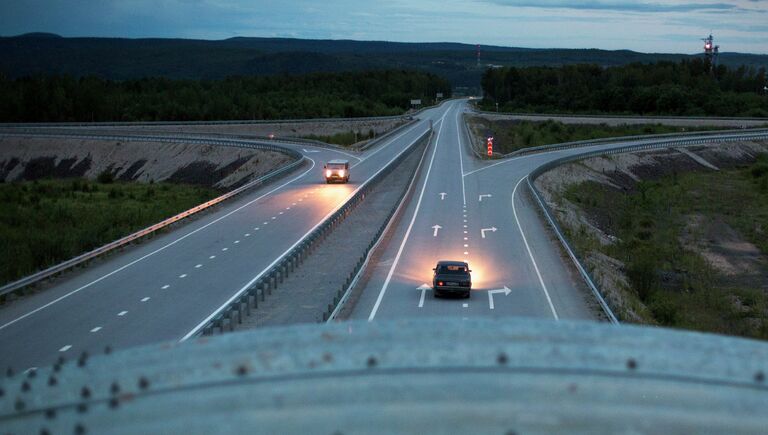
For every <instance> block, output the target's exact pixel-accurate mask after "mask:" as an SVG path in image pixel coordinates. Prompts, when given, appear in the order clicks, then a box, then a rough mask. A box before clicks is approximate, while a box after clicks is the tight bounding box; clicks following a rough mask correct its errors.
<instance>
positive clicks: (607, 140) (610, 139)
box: [464, 116, 768, 160]
mask: <svg viewBox="0 0 768 435" xmlns="http://www.w3.org/2000/svg"><path fill="white" fill-rule="evenodd" d="M467 121H468V120H467V117H466V116H465V117H464V127H465V128H466V130H467V131H469V126H468V125H467ZM766 122H768V119H766ZM747 131H748V132H749V133H768V128H751V129H748V130H747ZM742 133H745V130H744V129H725V130H710V131H689V132H678V133H660V134H650V135H633V136H617V137H606V138H602V139H587V140H578V141H572V142H563V143H559V144H549V145H539V146H535V147H528V148H520V149H518V150H515V151H512V152H511V153H506V154H502V153H494V160H495V159H505V158H511V157H518V156H522V155H527V154H534V153H540V152H550V151H557V150H562V149H568V148H581V147H588V146H593V145H602V144H609V143H618V142H626V141H630V140H646V139H664V138H675V137H689V136H691V135H697V136H707V135H722V134H742ZM471 139H472V138H471V137H470V142H469V143H470V145H472V146H471V149H472V152H473V153H474V154H475V156H477V157H478V158H480V159H482V160H488V157H487V156H486V155H485V154H483V153H480V152H479V151H478V150H477V149H476V148H475V146H474V144H473V142H472V141H471Z"/></svg>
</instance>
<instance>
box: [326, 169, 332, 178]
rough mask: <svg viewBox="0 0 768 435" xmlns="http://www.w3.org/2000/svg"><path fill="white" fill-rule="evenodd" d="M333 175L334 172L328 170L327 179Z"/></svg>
mask: <svg viewBox="0 0 768 435" xmlns="http://www.w3.org/2000/svg"><path fill="white" fill-rule="evenodd" d="M331 175H333V171H331V170H330V169H328V170H327V171H325V176H326V177H330V176H331Z"/></svg>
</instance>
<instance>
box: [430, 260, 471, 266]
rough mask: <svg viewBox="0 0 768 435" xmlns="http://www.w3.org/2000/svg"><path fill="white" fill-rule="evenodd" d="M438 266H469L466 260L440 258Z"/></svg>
mask: <svg viewBox="0 0 768 435" xmlns="http://www.w3.org/2000/svg"><path fill="white" fill-rule="evenodd" d="M437 265H438V266H469V264H467V263H466V262H464V261H452V260H440V261H438V262H437Z"/></svg>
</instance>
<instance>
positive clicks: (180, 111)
mask: <svg viewBox="0 0 768 435" xmlns="http://www.w3.org/2000/svg"><path fill="white" fill-rule="evenodd" d="M439 92H442V93H443V96H444V97H448V96H450V93H451V85H450V83H449V82H448V81H447V80H445V79H443V78H440V77H438V76H436V75H434V74H430V73H423V72H415V71H402V70H387V71H367V72H343V73H314V74H306V75H278V76H260V77H255V76H240V77H229V78H226V79H222V80H173V79H168V78H160V77H155V78H142V79H137V80H125V81H113V80H106V79H102V78H98V77H94V76H90V77H81V78H75V77H72V76H68V75H37V76H30V77H23V78H18V79H9V78H7V77H5V76H2V75H0V121H2V122H64V121H86V122H90V121H207V120H247V119H253V120H258V119H287V118H317V117H322V118H335V117H350V118H351V117H366V116H384V115H397V114H401V113H403V112H404V111H405V110H407V109H408V108H409V107H410V100H411V99H421V100H422V102H423V103H424V104H430V103H432V102H434V100H435V95H436V94H437V93H439Z"/></svg>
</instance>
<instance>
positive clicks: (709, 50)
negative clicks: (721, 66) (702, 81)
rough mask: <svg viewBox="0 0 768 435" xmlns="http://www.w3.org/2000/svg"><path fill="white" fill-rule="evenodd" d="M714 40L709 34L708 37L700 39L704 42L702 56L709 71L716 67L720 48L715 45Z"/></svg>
mask: <svg viewBox="0 0 768 435" xmlns="http://www.w3.org/2000/svg"><path fill="white" fill-rule="evenodd" d="M714 39H715V38H714V37H713V36H712V34H711V33H710V34H709V36H708V37H706V38H701V40H702V41H704V56H705V57H706V58H707V60H709V65H710V69H713V68H714V67H715V66H716V65H717V55H718V54H719V52H720V46H719V45H715V43H714Z"/></svg>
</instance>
